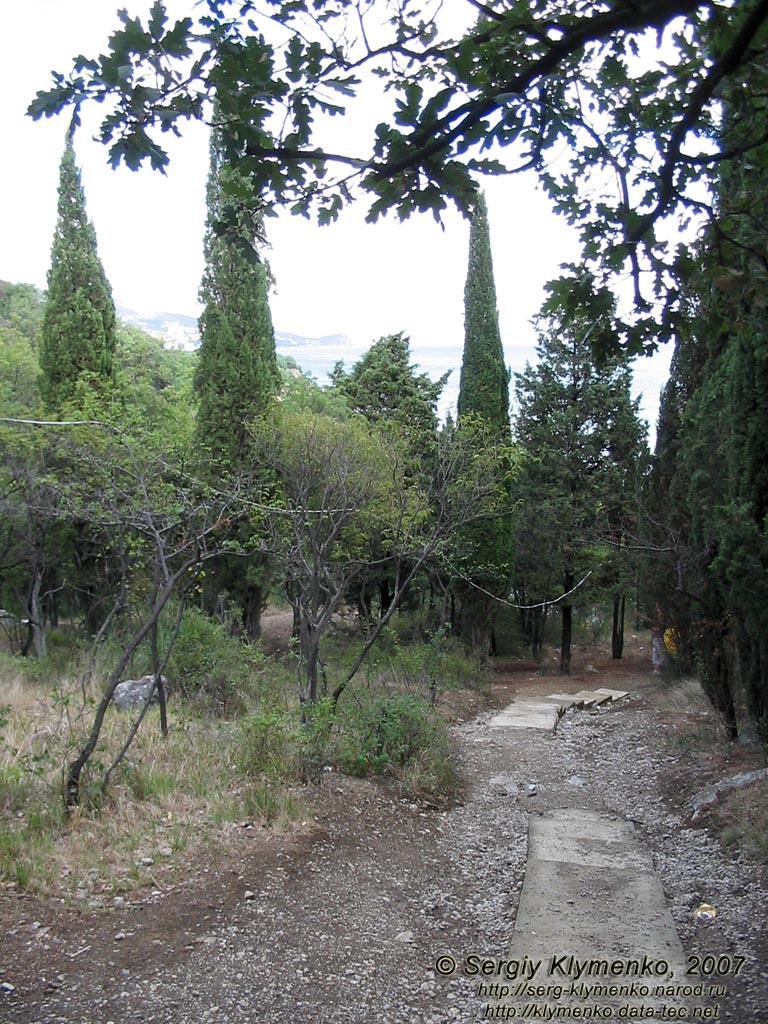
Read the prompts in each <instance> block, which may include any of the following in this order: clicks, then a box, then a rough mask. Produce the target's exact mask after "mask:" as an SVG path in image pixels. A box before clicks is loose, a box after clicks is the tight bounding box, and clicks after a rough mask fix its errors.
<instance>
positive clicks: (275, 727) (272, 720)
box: [235, 708, 298, 780]
mask: <svg viewBox="0 0 768 1024" xmlns="http://www.w3.org/2000/svg"><path fill="white" fill-rule="evenodd" d="M297 748H298V735H297V726H296V723H295V722H294V721H293V720H292V718H291V717H290V715H289V714H288V712H287V711H284V710H281V709H277V708H275V709H271V710H266V711H259V712H257V713H256V714H253V715H248V717H247V718H244V719H243V720H242V721H241V722H240V724H239V729H238V738H237V751H236V754H235V758H236V762H237V766H238V768H239V769H240V771H242V772H243V773H244V774H245V775H250V776H259V775H263V776H266V778H268V779H272V780H278V779H285V778H289V777H292V776H294V775H295V772H296V767H297Z"/></svg>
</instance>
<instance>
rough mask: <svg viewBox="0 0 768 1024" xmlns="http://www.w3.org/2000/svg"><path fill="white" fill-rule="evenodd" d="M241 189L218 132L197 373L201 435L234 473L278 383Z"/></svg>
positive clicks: (260, 267) (261, 277) (263, 282)
mask: <svg viewBox="0 0 768 1024" xmlns="http://www.w3.org/2000/svg"><path fill="white" fill-rule="evenodd" d="M241 184H242V183H240V185H241ZM237 191H238V177H237V176H236V175H235V174H233V172H231V171H230V170H229V169H228V168H227V167H226V166H225V165H224V163H223V160H222V150H221V138H220V133H219V132H213V133H212V136H211V166H210V173H209V177H208V188H207V206H208V219H207V224H206V232H205V241H204V252H205V272H204V275H203V281H202V285H201V288H200V298H201V299H202V301H203V302H204V303H205V308H204V310H203V314H202V316H201V318H200V334H201V343H200V350H199V355H198V363H197V369H196V372H195V390H196V391H197V394H198V396H199V400H200V404H199V408H198V412H197V436H198V441H199V443H200V445H201V447H202V448H204V449H206V450H207V451H208V452H209V453H210V457H211V458H213V459H214V461H216V462H217V463H220V464H221V465H224V466H229V467H231V468H234V469H236V468H237V467H238V464H239V463H240V461H241V458H242V453H243V450H244V447H245V439H246V437H247V434H248V424H249V423H250V422H251V421H252V420H253V419H255V418H256V417H258V416H260V415H261V414H262V413H263V412H264V411H265V409H266V408H267V406H268V405H269V402H270V401H271V399H272V398H273V397H274V395H275V393H276V392H277V388H278V385H279V381H280V374H279V371H278V368H277V358H276V356H275V332H274V329H273V326H272V315H271V313H270V309H269V295H268V285H269V274H268V269H267V267H266V266H265V264H264V263H263V262H261V260H260V259H255V260H254V259H252V258H250V257H251V252H252V245H253V242H254V241H255V239H254V238H253V236H252V235H250V233H249V226H248V223H247V220H244V219H243V218H242V217H239V216H238V212H237V211H238V209H239V207H242V205H243V203H242V201H239V202H238V199H237V195H236V193H237ZM225 208H227V209H228V210H229V211H230V213H231V215H232V218H233V222H232V228H231V231H230V233H229V234H228V235H227V237H226V238H223V237H222V236H221V233H220V232H218V231H217V225H218V224H219V223H220V222H221V219H222V216H223V213H224V210H225ZM244 248H245V250H246V251H245V252H244V251H243V250H244Z"/></svg>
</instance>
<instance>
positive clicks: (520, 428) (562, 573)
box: [515, 323, 645, 674]
mask: <svg viewBox="0 0 768 1024" xmlns="http://www.w3.org/2000/svg"><path fill="white" fill-rule="evenodd" d="M545 326H546V330H545V331H544V332H543V333H542V336H541V340H540V342H539V345H538V346H537V355H538V361H537V364H536V366H534V367H530V366H529V367H528V368H527V369H526V370H525V371H524V372H523V373H522V374H520V375H519V376H518V379H517V384H516V389H515V390H516V404H517V407H518V415H517V422H516V434H517V439H518V441H519V442H520V444H521V446H522V449H523V452H524V456H523V469H522V473H521V476H520V480H519V485H518V497H519V498H520V499H521V506H522V512H521V514H520V517H519V520H518V528H517V535H516V559H515V584H516V587H515V589H516V592H517V593H518V594H519V595H520V596H521V597H524V598H525V600H524V602H522V603H526V604H536V603H538V602H545V601H548V600H549V601H551V600H552V599H553V598H554V597H555V596H557V593H558V590H559V592H560V594H562V595H564V599H563V601H562V602H561V604H560V605H559V608H560V613H561V624H562V636H561V659H560V670H561V672H562V673H563V674H568V673H569V672H570V663H571V636H572V625H573V609H574V606H575V605H577V604H578V603H580V602H583V601H584V600H585V598H586V595H587V594H588V593H589V590H592V593H593V594H594V585H595V584H598V586H600V585H602V586H609V587H610V588H611V590H612V591H613V594H614V598H615V597H616V596H618V598H619V611H618V614H619V617H620V610H621V607H622V604H623V602H622V600H621V597H622V594H621V590H620V584H621V578H622V571H621V570H622V563H621V561H620V559H619V558H617V555H618V554H620V553H621V552H620V547H621V540H622V537H623V535H624V534H625V533H626V531H627V529H628V525H629V518H630V515H631V510H632V504H633V498H634V487H635V484H634V479H635V470H636V467H637V464H638V462H639V460H640V458H641V456H642V454H643V452H644V449H645V446H644V440H643V430H642V427H641V424H640V422H639V420H638V416H637V402H636V401H633V400H632V398H631V396H630V382H631V375H630V371H629V368H628V366H627V364H626V362H625V361H624V360H621V359H615V360H612V361H611V362H609V363H607V364H606V365H605V366H603V367H601V368H598V367H596V365H595V362H594V358H593V353H592V349H591V345H590V340H589V339H590V335H591V332H592V330H593V328H594V324H592V325H587V324H585V323H572V324H570V325H568V326H566V325H565V324H563V323H557V324H548V325H545ZM587 574H591V575H590V577H589V582H590V584H591V586H590V587H589V588H587V587H585V586H583V585H581V586H580V584H582V581H583V580H584V579H585V577H587ZM567 595H570V596H567ZM616 628H617V630H618V631H619V632H620V629H621V624H620V622H619V623H617V624H616ZM531 639H532V640H535V639H536V638H535V637H531ZM616 639H617V638H616V637H614V642H615V643H616ZM617 646H618V645H617ZM615 653H617V654H618V653H620V652H619V651H617V650H616V649H615Z"/></svg>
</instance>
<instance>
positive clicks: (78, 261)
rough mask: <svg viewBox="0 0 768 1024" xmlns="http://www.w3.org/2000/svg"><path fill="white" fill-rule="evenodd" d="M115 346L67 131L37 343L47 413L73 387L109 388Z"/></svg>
mask: <svg viewBox="0 0 768 1024" xmlns="http://www.w3.org/2000/svg"><path fill="white" fill-rule="evenodd" d="M116 344H117V335H116V325H115V305H114V302H113V300H112V291H111V288H110V286H109V282H108V281H107V278H106V275H105V274H104V268H103V267H102V265H101V260H100V259H99V256H98V253H97V250H96V232H95V230H94V228H93V225H92V224H91V222H90V221H89V220H88V217H87V214H86V209H85V194H84V192H83V187H82V183H81V179H80V171H79V170H78V167H77V164H76V163H75V152H74V147H73V144H72V130H71V129H70V131H69V132H68V134H67V140H66V145H65V147H64V155H63V156H62V159H61V168H60V175H59V204H58V220H57V223H56V232H55V234H54V239H53V246H52V249H51V266H50V270H49V271H48V298H47V301H46V305H45V313H44V316H43V324H42V333H41V342H40V367H41V370H42V378H41V392H42V397H43V400H44V402H45V405H46V406H47V407H48V409H50V410H51V411H52V412H58V411H60V410H61V409H62V407H63V406H64V405H65V404H66V403H67V402H71V401H73V400H75V399H76V397H77V395H78V390H79V388H78V385H80V386H82V385H85V386H86V387H88V388H94V389H97V390H98V389H99V388H100V387H101V386H103V385H105V384H109V383H110V382H111V381H112V379H113V365H112V364H113V356H114V352H115V346H116Z"/></svg>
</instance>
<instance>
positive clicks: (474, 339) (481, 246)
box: [457, 195, 510, 440]
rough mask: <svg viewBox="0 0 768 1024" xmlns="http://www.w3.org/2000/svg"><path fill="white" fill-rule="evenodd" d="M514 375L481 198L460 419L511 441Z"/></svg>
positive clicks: (472, 236)
mask: <svg viewBox="0 0 768 1024" xmlns="http://www.w3.org/2000/svg"><path fill="white" fill-rule="evenodd" d="M509 378H510V374H509V370H508V369H507V367H506V365H505V364H504V349H503V348H502V344H501V332H500V331H499V314H498V310H497V307H496V284H495V281H494V277H493V259H492V257H491V238H490V232H489V229H488V209H487V207H486V204H485V199H484V197H483V196H482V195H479V196H478V199H477V205H476V207H475V211H474V214H473V216H472V226H471V228H470V233H469V266H468V268H467V280H466V284H465V286H464V354H463V356H462V361H461V378H460V381H459V401H458V407H457V410H458V414H459V422H461V418H462V416H467V415H468V414H473V415H475V416H478V417H481V418H482V419H483V421H484V422H485V423H486V424H487V426H488V427H489V428H490V429H491V430H492V432H494V433H497V434H498V436H499V438H503V439H505V440H506V439H507V438H508V437H509V432H510V425H509Z"/></svg>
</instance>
